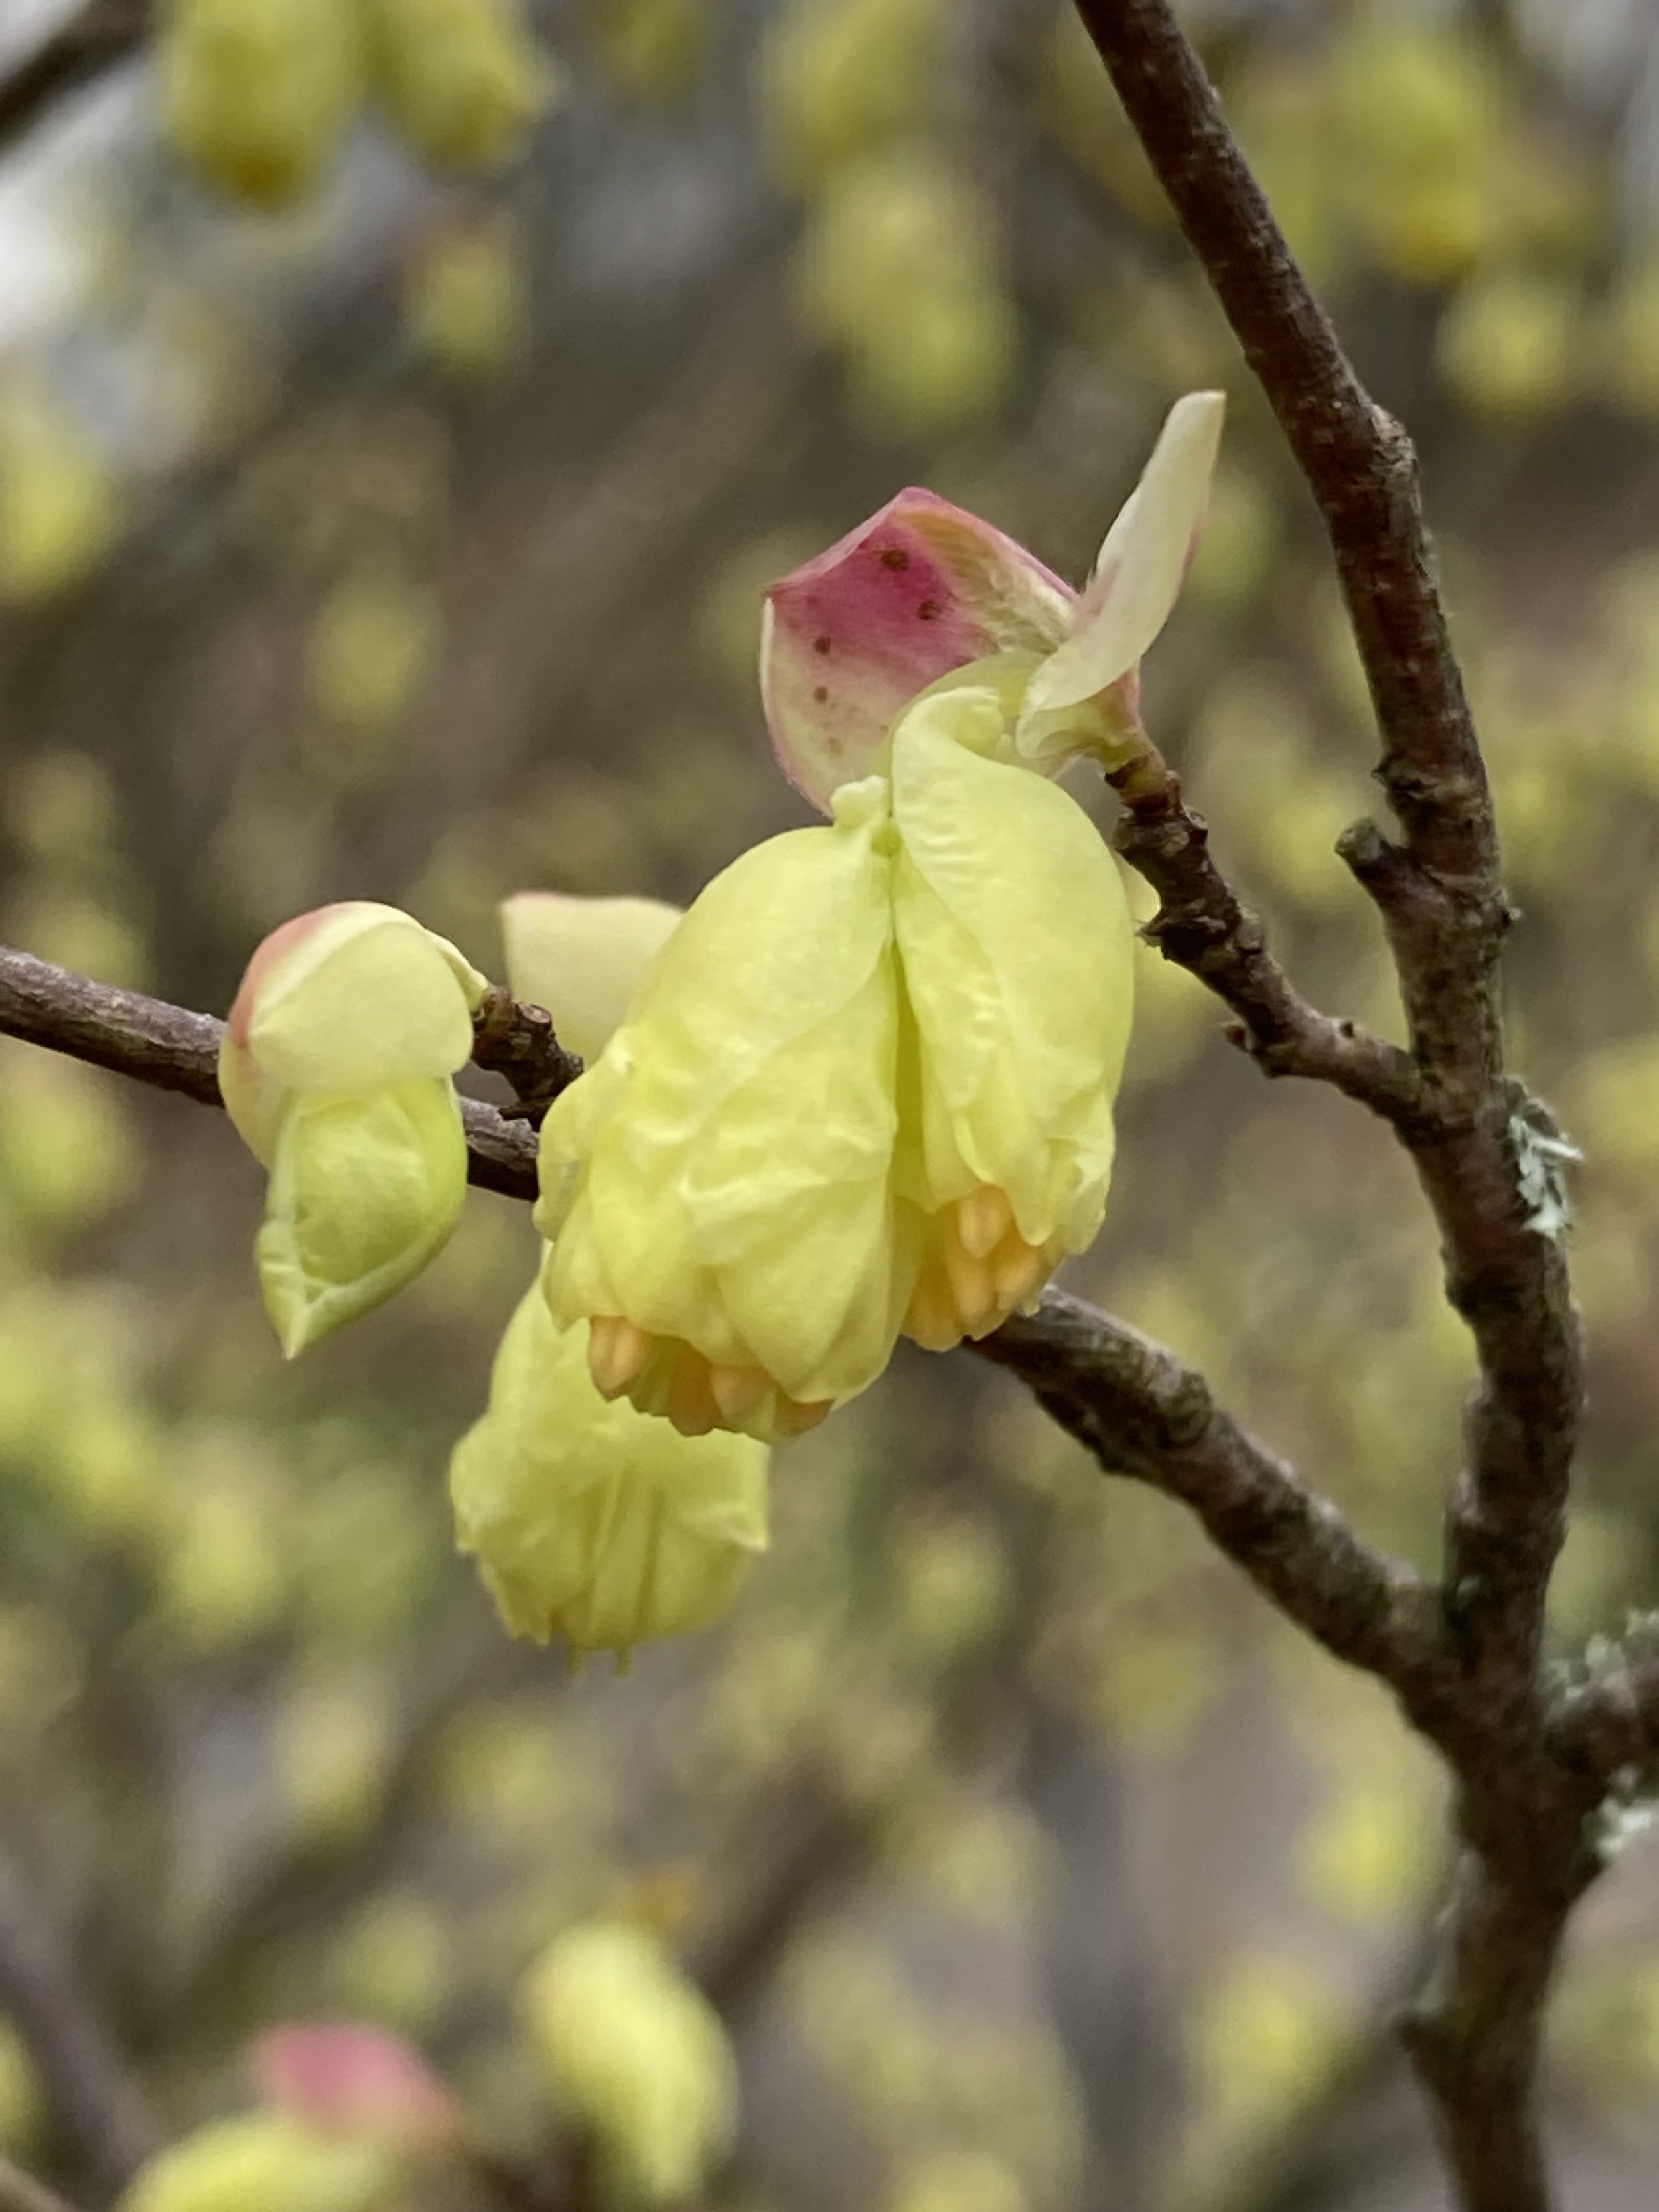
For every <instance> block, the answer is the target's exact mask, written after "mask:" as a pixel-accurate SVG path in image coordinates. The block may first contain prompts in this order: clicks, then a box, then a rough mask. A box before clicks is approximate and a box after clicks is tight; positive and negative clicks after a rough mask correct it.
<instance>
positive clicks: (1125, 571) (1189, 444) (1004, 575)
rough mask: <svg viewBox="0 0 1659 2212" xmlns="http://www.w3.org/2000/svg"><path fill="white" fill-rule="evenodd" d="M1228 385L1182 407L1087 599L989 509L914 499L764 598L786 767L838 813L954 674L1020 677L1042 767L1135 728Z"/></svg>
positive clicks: (767, 699)
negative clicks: (845, 790)
mask: <svg viewBox="0 0 1659 2212" xmlns="http://www.w3.org/2000/svg"><path fill="white" fill-rule="evenodd" d="M1224 405H1225V402H1224V400H1223V398H1222V395H1221V394H1220V393H1219V392H1189V393H1188V395H1187V397H1186V398H1183V399H1181V400H1178V401H1177V402H1176V405H1175V406H1174V407H1173V408H1172V409H1171V410H1170V416H1169V419H1168V421H1167V422H1165V424H1164V429H1163V432H1162V434H1161V435H1160V436H1159V438H1158V444H1157V446H1156V447H1155V448H1154V449H1153V453H1152V459H1151V460H1150V461H1149V462H1148V463H1147V465H1146V471H1145V473H1144V474H1143V476H1142V477H1141V480H1140V483H1139V486H1138V487H1137V488H1136V489H1135V491H1134V492H1133V493H1132V494H1131V495H1130V497H1129V500H1128V501H1127V504H1126V505H1125V507H1124V508H1123V510H1122V512H1121V513H1120V514H1119V516H1118V518H1117V520H1116V521H1115V523H1114V524H1113V525H1112V527H1111V530H1110V531H1109V533H1108V535H1107V538H1106V542H1105V544H1103V546H1102V548H1101V550H1100V555H1099V557H1098V559H1097V562H1096V564H1095V569H1094V574H1093V575H1092V577H1091V580H1090V582H1089V585H1088V587H1087V589H1086V590H1085V592H1083V593H1082V595H1081V596H1080V597H1079V595H1078V594H1077V593H1076V592H1073V591H1072V590H1071V589H1070V587H1069V586H1067V585H1065V584H1063V583H1061V582H1060V579H1059V578H1058V577H1057V576H1054V575H1053V574H1050V572H1049V571H1048V569H1047V568H1044V567H1043V566H1042V562H1040V561H1038V560H1037V559H1036V556H1034V555H1032V554H1030V553H1028V552H1027V551H1026V550H1025V549H1024V547H1023V546H1021V545H1018V544H1015V542H1014V541H1013V540H1012V538H1007V537H1005V536H1004V534H1003V533H1002V532H1001V531H1000V530H996V529H994V528H993V527H992V526H991V525H990V524H989V523H988V522H982V521H981V520H980V519H979V518H978V516H977V515H972V514H968V513H964V512H963V509H961V508H960V507H952V506H951V505H950V504H949V503H948V501H945V500H941V499H938V498H936V497H935V496H934V495H933V493H931V492H923V491H914V490H913V491H906V492H901V493H900V495H899V496H898V497H897V498H896V500H893V501H890V502H889V504H888V505H887V506H886V507H883V508H882V510H881V512H880V513H878V514H877V515H874V516H872V519H871V520H869V521H868V522H866V523H865V524H863V525H862V526H860V528H859V529H857V530H854V531H853V532H849V534H848V536H847V537H845V538H842V539H841V540H840V542H839V543H838V544H835V545H832V546H831V547H830V548H829V551H828V552H826V553H821V554H819V555H818V556H817V558H816V559H815V560H812V561H809V562H806V563H805V566H804V567H802V568H798V569H796V570H795V571H794V573H793V575H790V576H787V577H786V578H785V579H784V580H783V581H782V582H781V584H777V585H775V586H773V588H772V590H771V591H770V592H769V593H768V594H767V602H766V612H765V616H764V618H763V624H762V631H761V695H762V698H763V702H764V704H765V708H766V717H767V723H768V726H769V728H770V730H771V732H772V740H773V744H774V745H775V748H776V750H777V755H778V758H779V760H780V762H781V764H782V766H783V769H784V773H785V774H786V775H787V776H788V777H789V779H790V781H792V782H793V783H794V784H795V785H796V786H797V787H799V789H800V790H801V791H803V792H805V794H806V795H807V797H808V798H809V799H812V800H813V801H814V802H815V803H816V804H817V805H820V806H823V807H825V808H826V810H827V807H828V802H829V797H830V795H831V794H832V793H834V792H835V790H836V787H837V786H838V785H840V784H842V783H844V782H846V781H848V780H850V779H853V778H855V777H859V776H863V775H868V774H870V773H871V772H872V770H873V769H883V768H884V767H885V765H886V758H887V754H886V747H887V742H888V738H889V735H890V730H891V726H892V723H893V720H894V717H895V716H896V714H898V713H899V711H900V709H901V708H903V707H904V706H905V705H906V704H907V703H908V702H909V701H910V700H911V699H913V698H915V697H916V696H918V694H920V693H921V692H922V691H924V690H927V689H928V688H929V687H930V686H933V685H936V684H939V681H940V679H941V678H951V676H952V675H953V674H962V675H963V677H964V678H965V680H969V681H974V682H979V681H990V682H992V683H993V684H994V685H995V686H996V688H998V689H999V690H1003V689H1005V679H1012V696H1011V697H1010V700H1009V706H1010V720H1011V722H1013V723H1014V724H1015V725H1016V734H1017V743H1018V752H1019V755H1020V757H1022V758H1024V759H1025V760H1028V761H1030V763H1032V764H1033V765H1035V766H1038V767H1040V768H1042V769H1044V770H1045V771H1050V772H1052V771H1054V770H1057V769H1060V768H1061V767H1063V766H1064V765H1065V763H1066V761H1067V760H1068V759H1071V758H1073V757H1076V756H1077V755H1078V754H1079V753H1080V752H1085V751H1096V752H1104V753H1108V754H1109V753H1110V752H1111V751H1113V750H1115V749H1117V748H1121V744H1123V742H1124V740H1125V738H1126V735H1127V733H1128V732H1132V731H1133V728H1134V727H1135V726H1136V706H1137V701H1136V696H1135V687H1136V684H1137V679H1138V671H1139V663H1140V659H1141V656H1142V655H1143V654H1144V653H1146V650H1147V648H1148V647H1150V646H1151V644H1152V641H1153V639H1154V638H1155V637H1156V636H1157V635H1158V631H1159V630H1160V629H1162V628H1163V626H1164V623H1165V622H1166V621H1167V620H1168V618H1169V615H1170V609H1171V608H1172V607H1173V605H1175V600H1176V594H1177V592H1179V590H1180V587H1181V581H1182V576H1183V575H1184V574H1185V572H1186V566H1187V562H1188V558H1189V557H1190V555H1191V552H1192V549H1193V544H1194V538H1195V536H1196V532H1197V530H1198V526H1199V524H1200V520H1201V517H1202V513H1203V507H1204V501H1205V498H1206V493H1207V490H1208V485H1209V479H1210V473H1211V471H1212V467H1213V465H1214V461H1215V454H1216V447H1217V444H1218V440H1219V438H1220V435H1221V418H1222V413H1223V409H1224Z"/></svg>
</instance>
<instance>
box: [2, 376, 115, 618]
mask: <svg viewBox="0 0 1659 2212" xmlns="http://www.w3.org/2000/svg"><path fill="white" fill-rule="evenodd" d="M119 519H120V501H119V498H118V492H117V488H116V484H115V481H114V478H113V476H112V472H111V471H110V468H109V465H108V464H107V463H106V461H105V459H103V457H102V455H101V454H100V453H99V452H98V451H97V449H96V448H95V447H94V445H93V444H92V442H91V441H90V440H89V439H88V437H87V436H86V434H85V433H84V431H83V430H82V428H81V427H80V425H79V423H77V422H76V420H75V418H74V416H72V415H70V414H68V413H67V412H65V410H64V409H63V408H62V407H60V406H59V405H58V402H57V401H56V399H55V398H53V396H52V393H51V392H50V391H48V390H47V389H46V387H45V386H41V385H39V384H37V383H36V382H35V381H34V380H33V378H31V377H28V376H26V375H21V374H15V373H14V374H8V375H7V377H6V379H5V380H4V383H3V384H0V598H3V599H9V600H14V601H16V602H18V603H20V604H23V603H29V602H33V601H35V600H38V599H50V598H51V597H52V594H53V593H54V592H61V591H63V590H64V589H65V588H66V587H67V586H70V585H71V584H75V583H78V582H79V581H80V580H81V578H82V576H84V575H85V574H87V573H88V570H89V569H90V568H93V567H94V566H95V564H96V563H97V562H99V561H100V560H101V559H102V557H103V556H104V554H105V553H106V551H107V550H108V549H109V545H110V542H111V540H112V538H113V537H114V535H115V532H116V529H117V526H118V522H119Z"/></svg>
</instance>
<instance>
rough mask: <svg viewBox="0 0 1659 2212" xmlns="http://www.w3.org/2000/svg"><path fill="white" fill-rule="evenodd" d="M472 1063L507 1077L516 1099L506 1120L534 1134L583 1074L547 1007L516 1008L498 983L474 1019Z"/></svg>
mask: <svg viewBox="0 0 1659 2212" xmlns="http://www.w3.org/2000/svg"><path fill="white" fill-rule="evenodd" d="M472 1064H473V1066H475V1067H485V1068H489V1070H490V1072H491V1073H494V1074H496V1075H500V1076H502V1077H504V1078H505V1079H506V1080H507V1083H509V1084H510V1085H512V1088H513V1097H515V1098H516V1099H517V1100H518V1104H517V1106H516V1107H515V1108H514V1109H513V1112H512V1114H511V1115H509V1116H508V1118H509V1120H512V1121H527V1122H529V1124H530V1126H531V1127H532V1129H537V1128H539V1127H541V1124H542V1119H543V1116H544V1115H545V1114H546V1112H547V1109H548V1108H549V1107H550V1105H551V1104H552V1103H553V1101H554V1100H555V1099H556V1097H558V1095H559V1093H560V1092H561V1091H568V1089H569V1088H570V1085H572V1084H573V1083H574V1081H575V1080H576V1078H577V1077H578V1076H579V1075H580V1073H581V1072H582V1064H581V1062H580V1060H578V1059H577V1057H576V1055H575V1054H574V1052H567V1051H566V1050H565V1048H564V1047H563V1046H562V1044H561V1043H560V1042H559V1040H558V1037H557V1036H556V1033H555V1030H554V1028H553V1017H552V1015H551V1014H550V1013H549V1012H548V1011H547V1009H546V1007H545V1006H520V1003H519V1001H518V1000H516V999H514V998H513V994H512V993H511V992H510V991H504V990H502V989H501V987H500V985H499V984H497V985H496V986H495V987H494V988H492V989H491V990H490V991H489V993H488V994H486V996H485V999H484V1001H483V1005H482V1006H480V1007H479V1009H478V1011H477V1013H476V1014H474V1016H473V1017H472Z"/></svg>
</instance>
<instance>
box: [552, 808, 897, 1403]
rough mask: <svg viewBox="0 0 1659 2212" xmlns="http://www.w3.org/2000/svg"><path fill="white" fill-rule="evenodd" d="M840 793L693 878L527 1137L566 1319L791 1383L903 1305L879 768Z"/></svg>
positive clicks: (852, 1360) (819, 1375)
mask: <svg viewBox="0 0 1659 2212" xmlns="http://www.w3.org/2000/svg"><path fill="white" fill-rule="evenodd" d="M837 807H838V816H837V821H836V826H835V827H834V828H833V829H805V830H797V831H793V832H791V833H789V834H788V835H787V836H782V837H776V838H772V839H770V840H769V841H768V842H766V843H764V844H763V845H760V846H757V847H756V848H754V849H753V850H751V851H750V852H749V853H746V854H744V855H743V857H742V858H741V859H740V860H738V861H736V862H735V863H734V864H733V865H732V867H730V868H728V869H727V870H726V872H725V873H724V874H723V875H721V876H720V877H718V878H716V879H715V881H714V883H713V884H710V885H709V886H708V890H705V891H704V893H703V894H702V897H700V898H699V899H698V900H697V901H696V903H695V904H694V905H693V906H692V908H690V912H689V913H688V914H687V915H686V917H685V919H684V921H683V922H682V923H681V925H680V927H679V928H678V930H677V931H676V932H675V933H674V934H673V936H672V937H671V939H670V940H669V942H668V945H667V946H666V947H665V951H664V952H663V953H662V955H661V957H659V960H658V961H657V963H656V964H655V966H654V967H653V969H652V971H651V974H650V975H649V977H648V979H647V982H646V985H645V987H644V988H643V989H642V991H641V994H640V997H639V1000H637V1002H636V1004H635V1008H634V1010H633V1012H632V1013H631V1015H630V1017H629V1021H628V1022H627V1024H625V1025H624V1026H623V1029H621V1030H618V1031H617V1034H616V1035H615V1036H613V1037H612V1039H611V1042H610V1044H609V1045H608V1046H607V1047H606V1048H605V1052H604V1053H603V1054H601V1055H600V1058H599V1061H598V1062H597V1064H596V1065H595V1066H594V1067H593V1068H592V1070H590V1071H589V1073H587V1074H586V1075H584V1076H583V1077H582V1078H581V1079H580V1081H579V1082H577V1083H576V1084H574V1085H573V1086H572V1087H571V1089H570V1090H569V1091H567V1092H566V1093H565V1094H564V1095H563V1097H561V1098H560V1099H558V1100H557V1101H556V1103H555V1104H554V1106H553V1109H552V1110H551V1112H550V1114H549V1115H548V1118H547V1121H546V1122H545V1124H544V1128H543V1133H542V1164H543V1165H542V1174H543V1194H544V1195H543V1200H542V1205H541V1206H540V1208H539V1209H538V1225H541V1226H542V1228H543V1230H544V1233H555V1232H556V1242H555V1244H554V1249H553V1254H552V1258H551V1261H550V1267H549V1273H548V1286H549V1297H550V1302H551V1304H552V1308H553V1311H554V1313H555V1316H556V1318H557V1319H558V1320H559V1321H560V1322H561V1323H562V1324H563V1325H566V1326H568V1325H570V1324H572V1323H574V1322H575V1321H577V1320H579V1319H580V1318H582V1317H584V1316H587V1317H593V1318H604V1317H606V1316H619V1317H622V1318H624V1319H625V1320H627V1321H628V1322H630V1323H631V1324H633V1325H635V1327H636V1328H639V1329H641V1330H643V1331H645V1332H647V1334H649V1335H651V1336H653V1337H657V1338H664V1339H671V1340H678V1341H679V1342H682V1343H684V1344H686V1345H689V1346H692V1347H694V1348H695V1350H696V1352H698V1353H700V1354H701V1355H702V1358H704V1359H706V1360H708V1361H710V1362H712V1363H714V1364H717V1365H720V1366H722V1367H726V1368H732V1369H752V1368H755V1367H758V1368H760V1369H762V1370H764V1371H765V1373H766V1375H767V1376H769V1377H770V1378H771V1379H772V1380H773V1381H774V1382H775V1383H777V1384H778V1385H779V1386H780V1387H781V1389H783V1390H784V1391H785V1392H786V1393H787V1395H789V1396H790V1397H791V1398H793V1399H796V1400H800V1401H825V1400H831V1399H839V1398H842V1397H847V1396H851V1395H853V1394H854V1392H855V1391H857V1390H860V1389H864V1388H865V1387H866V1385H867V1384H868V1383H871V1382H872V1381H873V1380H874V1378H875V1376H876V1375H877V1374H878V1373H879V1372H880V1370H881V1368H882V1366H883V1365H884V1364H885V1361H886V1358H887V1357H888V1355H889V1353H890V1351H891V1347H892V1341H893V1335H894V1334H895V1333H896V1312H897V1311H902V1304H903V1297H902V1285H899V1284H898V1283H897V1282H896V1279H895V1266H896V1262H895V1255H894V1248H893V1239H892V1228H891V1200H890V1164H891V1159H892V1149H893V1139H894V1132H895V1127H896V1109H895V1105H894V1097H893V1083H894V1056H895V1052H896V996H895V982H894V975H893V970H892V963H891V951H890V940H891V904H890V872H891V870H890V860H889V859H888V858H887V856H886V854H885V853H884V850H882V849H881V847H882V845H883V844H884V841H885V839H886V837H887V836H890V830H889V829H888V825H887V822H886V787H885V784H884V782H882V781H881V780H880V779H872V780H870V781H868V782H867V783H866V784H863V785H860V786H857V787H851V788H850V789H848V790H843V791H842V793H840V794H839V795H838V799H837Z"/></svg>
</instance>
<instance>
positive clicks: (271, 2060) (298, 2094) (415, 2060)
mask: <svg viewBox="0 0 1659 2212" xmlns="http://www.w3.org/2000/svg"><path fill="white" fill-rule="evenodd" d="M252 2065H253V2073H254V2077H255V2079H256V2081H258V2087H259V2093H260V2096H261V2097H262V2099H263V2100H264V2103H265V2104H267V2105H268V2106H272V2107H273V2108H274V2109H275V2110H276V2111H277V2112H286V2113H288V2114H289V2116H290V2117H291V2118H294V2119H297V2120H302V2121H304V2122H305V2124H307V2126H308V2127H312V2128H314V2129H316V2130H317V2131H318V2132H319V2134H321V2135H336V2136H374V2137H376V2138H377V2139H379V2140H380V2141H383V2142H392V2143H395V2144H398V2145H403V2146H407V2147H410V2148H414V2147H416V2146H422V2147H426V2148H438V2147H439V2146H441V2145H442V2144H444V2143H447V2142H453V2141H455V2140H456V2139H457V2138H458V2137H459V2136H460V2135H461V2134H462V2132H463V2130H464V2121H463V2118H462V2113H461V2108H460V2105H459V2102H458V2100H457V2099H456V2097H455V2094H454V2092H453V2090H452V2089H451V2088H450V2087H448V2085H447V2082H444V2081H441V2080H440V2079H439V2077H438V2075H436V2074H435V2073H434V2072H433V2070H432V2069H431V2067H430V2066H428V2064H427V2062H426V2060H425V2059H424V2058H422V2056H421V2054H420V2052H419V2051H416V2049H415V2047H414V2045H412V2044H409V2043H405V2042H404V2039H403V2038H402V2037H401V2036H399V2035H393V2034H392V2033H390V2031H389V2030H387V2029H386V2028H383V2027H371V2026H369V2025H368V2024H367V2023H366V2022H364V2021H296V2022H295V2023H294V2024H293V2025H291V2026H289V2027H273V2028H270V2029H269V2030H268V2031H267V2032H266V2033H264V2035H262V2036H260V2037H259V2038H258V2040H257V2042H256V2043H255V2044H254V2045H253V2048H252Z"/></svg>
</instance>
